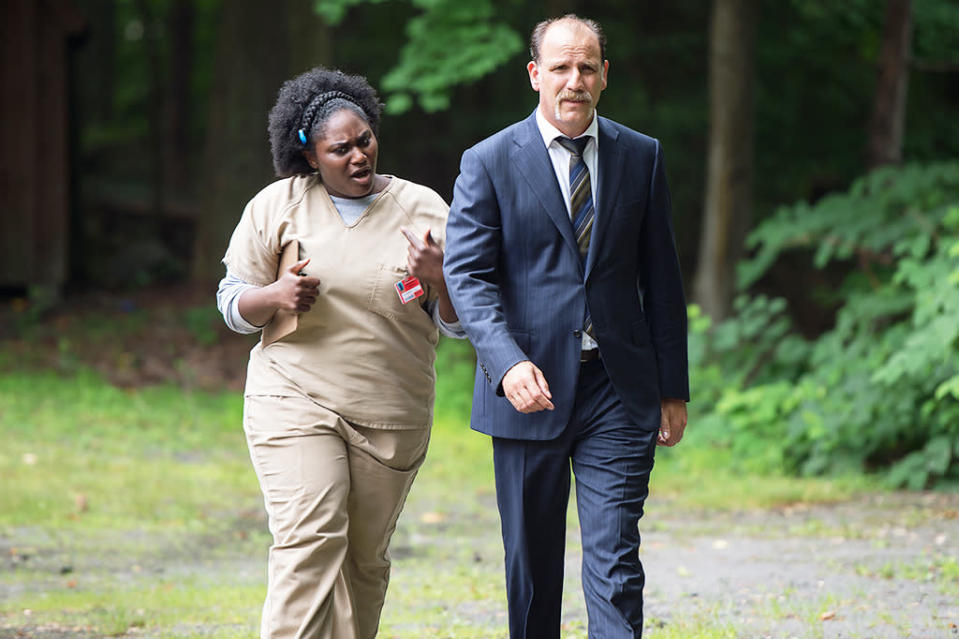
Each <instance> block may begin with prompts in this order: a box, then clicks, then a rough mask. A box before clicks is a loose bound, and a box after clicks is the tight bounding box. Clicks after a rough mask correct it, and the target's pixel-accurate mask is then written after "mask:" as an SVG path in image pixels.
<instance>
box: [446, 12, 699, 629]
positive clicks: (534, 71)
mask: <svg viewBox="0 0 959 639" xmlns="http://www.w3.org/2000/svg"><path fill="white" fill-rule="evenodd" d="M530 53H531V55H532V61H531V62H530V63H529V64H528V65H527V70H528V71H529V79H530V84H531V85H532V87H533V90H534V91H537V92H539V106H538V108H537V109H536V110H535V112H534V113H533V114H532V115H531V116H530V117H528V118H527V119H525V120H524V121H522V122H519V123H516V124H514V125H512V126H510V127H508V128H506V129H505V130H503V131H500V132H499V133H497V134H495V135H493V136H492V137H490V138H488V139H486V140H484V141H482V142H480V143H479V144H477V145H476V146H474V147H472V148H470V149H468V150H467V151H466V152H465V153H464V154H463V159H462V164H461V167H460V175H459V177H458V178H457V180H456V186H455V189H454V196H453V205H452V209H451V211H450V216H449V220H448V223H447V238H448V244H447V252H446V258H445V267H444V269H445V272H446V281H447V284H448V286H449V290H450V295H451V297H452V299H453V303H454V306H455V307H456V310H457V312H458V313H459V317H460V320H461V322H462V324H463V327H464V328H465V330H466V332H467V334H468V336H469V337H470V339H471V340H472V342H473V345H474V347H475V349H476V353H477V375H476V387H475V391H474V394H473V410H472V427H473V428H474V429H475V430H478V431H480V432H483V433H486V434H489V435H491V436H492V437H493V458H494V468H495V472H496V497H497V503H498V506H499V511H500V518H501V522H502V532H503V543H504V546H505V550H506V583H507V594H508V599H509V625H510V637H512V638H513V639H518V638H527V637H528V638H537V639H539V638H543V637H546V638H558V637H559V632H560V605H561V598H562V587H563V563H564V558H563V556H564V552H565V547H564V542H565V523H566V507H567V504H568V500H569V490H570V467H572V471H573V474H574V475H575V477H576V499H577V507H578V510H579V521H580V527H581V529H582V541H583V570H582V575H583V590H584V592H585V596H586V604H587V610H588V615H589V636H590V637H601V638H603V639H606V638H611V639H615V638H619V637H639V636H640V634H641V632H642V622H643V613H642V590H643V584H644V580H645V577H644V573H643V569H642V565H641V564H640V561H639V557H638V549H639V531H638V521H639V518H640V516H641V515H642V510H643V502H644V500H645V498H646V495H647V488H648V484H649V473H650V471H651V470H652V466H653V456H654V451H655V447H656V444H657V443H659V444H661V445H664V446H672V445H674V444H676V443H678V442H679V440H680V439H681V438H682V436H683V430H684V428H685V426H686V404H685V400H687V399H688V397H689V390H688V375H687V363H686V303H685V298H684V295H683V289H682V283H681V278H680V271H679V262H678V258H677V256H676V251H675V247H674V239H673V230H672V222H671V220H670V199H669V191H668V187H667V184H666V173H665V166H664V160H663V153H662V149H661V147H660V144H659V142H658V141H657V140H655V139H653V138H649V137H646V136H645V135H642V134H640V133H637V132H635V131H632V130H630V129H628V128H626V127H624V126H622V125H620V124H617V123H615V122H613V121H611V120H607V119H605V118H601V117H599V116H597V115H596V111H595V107H596V103H597V102H598V101H599V96H600V93H601V92H602V91H603V89H605V88H606V77H607V71H608V69H609V62H608V61H607V60H606V58H605V36H604V35H603V33H602V30H601V29H600V27H599V25H598V24H596V23H595V22H593V21H590V20H584V19H581V18H578V17H577V16H573V15H567V16H564V17H562V18H558V19H555V20H549V21H545V22H543V23H540V24H539V25H537V26H536V28H535V29H534V31H533V34H532V37H531V39H530ZM584 144H585V146H583V145H584Z"/></svg>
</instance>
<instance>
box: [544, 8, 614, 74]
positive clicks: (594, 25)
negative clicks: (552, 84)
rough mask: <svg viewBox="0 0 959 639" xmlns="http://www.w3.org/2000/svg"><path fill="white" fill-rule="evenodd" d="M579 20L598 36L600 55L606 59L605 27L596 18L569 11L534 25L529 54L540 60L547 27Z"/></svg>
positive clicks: (602, 58)
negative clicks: (584, 16) (540, 48)
mask: <svg viewBox="0 0 959 639" xmlns="http://www.w3.org/2000/svg"><path fill="white" fill-rule="evenodd" d="M566 21H572V22H578V23H579V24H581V25H583V26H584V27H586V28H587V29H589V30H590V31H592V32H593V35H595V36H596V39H597V40H599V57H600V60H605V59H606V34H605V33H603V27H601V26H599V23H598V22H596V21H595V20H590V19H589V18H580V17H579V16H578V15H576V14H575V13H567V14H566V15H564V16H560V17H559V18H550V19H549V20H543V21H542V22H540V23H538V24H537V25H536V26H535V27H533V32H532V33H531V34H530V36H529V55H530V57H531V58H532V59H533V61H534V62H539V47H540V45H541V44H543V37H544V36H545V35H546V31H547V29H549V28H550V27H551V26H553V25H554V24H556V23H557V22H566Z"/></svg>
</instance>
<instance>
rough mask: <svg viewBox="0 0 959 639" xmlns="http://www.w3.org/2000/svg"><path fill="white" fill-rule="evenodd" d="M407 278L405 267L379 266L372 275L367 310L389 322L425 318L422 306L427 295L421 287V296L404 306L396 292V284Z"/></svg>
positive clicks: (426, 290) (424, 287)
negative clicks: (389, 320)
mask: <svg viewBox="0 0 959 639" xmlns="http://www.w3.org/2000/svg"><path fill="white" fill-rule="evenodd" d="M407 277H409V272H408V271H407V270H406V267H401V266H394V265H392V264H379V265H378V266H377V268H376V271H375V272H374V274H373V281H372V283H371V286H370V294H369V297H368V300H367V309H368V310H370V311H372V312H374V313H376V314H377V315H382V316H383V317H385V318H387V319H391V320H404V319H405V320H414V321H415V320H422V319H424V318H426V317H427V315H426V312H425V311H424V310H423V304H425V303H426V298H427V295H428V293H429V291H428V289H427V287H426V285H425V284H424V285H423V295H421V296H420V297H417V298H416V299H414V300H412V301H410V302H407V303H406V304H404V303H403V302H401V301H400V296H399V294H398V293H397V290H396V283H397V282H400V281H402V280H404V279H406V278H407Z"/></svg>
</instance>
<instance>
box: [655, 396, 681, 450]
mask: <svg viewBox="0 0 959 639" xmlns="http://www.w3.org/2000/svg"><path fill="white" fill-rule="evenodd" d="M661 408H662V417H661V418H660V424H659V437H658V439H657V440H656V443H657V444H658V445H660V446H675V445H676V444H678V443H679V440H681V439H682V438H683V431H685V430H686V402H685V401H684V400H681V399H664V400H663V401H662V403H661Z"/></svg>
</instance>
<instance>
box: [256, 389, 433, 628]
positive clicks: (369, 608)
mask: <svg viewBox="0 0 959 639" xmlns="http://www.w3.org/2000/svg"><path fill="white" fill-rule="evenodd" d="M243 427H244V431H245V432H246V437H247V444H248V445H249V448H250V457H251V459H252V460H253V467H254V469H255V470H256V475H257V477H258V478H259V480H260V488H261V489H262V491H263V498H264V503H265V504H266V511H267V515H268V517H269V525H270V532H271V533H272V534H273V545H272V546H271V547H270V562H269V584H268V587H267V596H266V602H265V603H264V606H263V622H262V625H261V630H260V636H261V638H262V639H372V637H375V636H376V630H377V627H378V625H379V619H380V611H381V610H382V608H383V600H384V598H385V596H386V586H387V584H388V582H389V577H390V557H389V552H388V550H387V546H388V545H389V541H390V537H391V536H392V534H393V530H394V529H395V527H396V520H397V518H398V517H399V514H400V511H401V510H402V509H403V504H404V502H405V501H406V495H407V493H408V492H409V489H410V485H411V484H412V483H413V478H414V477H415V476H416V471H417V469H418V468H419V466H420V464H421V463H422V462H423V458H424V457H425V456H426V448H427V445H428V443H429V430H428V429H418V430H379V429H373V428H366V427H362V426H357V425H353V424H349V423H347V422H346V421H344V420H343V419H342V418H341V417H339V416H338V415H337V414H336V413H333V412H332V411H329V410H327V409H325V408H323V407H322V406H319V405H318V404H316V403H315V402H312V401H310V400H309V399H306V398H301V397H272V396H251V397H247V398H246V401H245V405H244V418H243Z"/></svg>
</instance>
